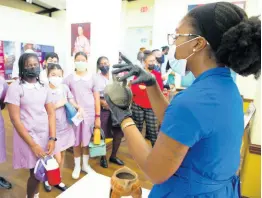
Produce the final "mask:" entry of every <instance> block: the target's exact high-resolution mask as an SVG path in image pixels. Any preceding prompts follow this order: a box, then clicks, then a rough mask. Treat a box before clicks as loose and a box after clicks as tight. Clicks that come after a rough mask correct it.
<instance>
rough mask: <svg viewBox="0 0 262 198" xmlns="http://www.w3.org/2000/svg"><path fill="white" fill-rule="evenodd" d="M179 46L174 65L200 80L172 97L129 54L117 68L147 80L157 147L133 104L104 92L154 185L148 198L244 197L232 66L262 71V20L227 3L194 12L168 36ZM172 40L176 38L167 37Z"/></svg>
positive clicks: (245, 71)
mask: <svg viewBox="0 0 262 198" xmlns="http://www.w3.org/2000/svg"><path fill="white" fill-rule="evenodd" d="M170 37H171V38H172V39H173V40H172V39H171V40H172V41H171V44H172V45H173V46H175V47H176V52H175V54H174V61H173V64H172V65H171V67H172V68H173V69H174V70H176V72H177V71H180V73H187V72H188V71H191V72H192V73H193V74H194V76H195V77H196V80H195V81H194V83H193V84H192V85H191V86H190V87H188V88H187V89H186V90H185V91H182V92H180V93H179V94H177V95H176V96H175V97H174V98H173V100H172V101H171V103H170V104H169V103H168V101H166V99H165V97H164V96H163V95H162V94H161V91H160V89H159V87H158V85H157V83H156V80H155V79H154V78H153V77H152V76H151V75H150V74H149V73H147V72H146V71H144V70H143V69H141V68H140V67H138V66H136V65H133V64H132V63H130V61H128V60H126V62H127V64H126V65H116V66H115V68H119V69H118V70H115V71H114V73H119V72H123V71H129V73H128V74H127V75H126V76H124V77H122V78H120V80H123V79H126V78H127V77H130V76H132V75H135V76H137V77H138V78H137V80H135V81H133V83H144V84H145V85H146V86H147V92H148V96H149V98H150V102H151V104H152V107H153V110H154V112H155V114H156V116H157V117H158V119H159V121H160V122H161V123H162V124H161V131H160V133H159V136H158V139H157V141H156V144H155V146H154V148H151V147H150V146H149V145H148V144H147V143H146V142H145V140H144V138H143V137H142V135H141V134H140V132H139V131H138V130H137V128H136V126H135V124H134V121H133V120H132V118H131V117H132V114H131V112H130V110H129V108H126V109H120V108H119V107H117V106H115V105H114V104H113V103H112V102H111V100H110V98H109V96H106V100H107V101H108V104H109V107H110V109H111V111H112V112H113V114H114V115H115V117H117V119H118V122H119V123H120V124H121V127H122V129H123V132H124V134H125V138H126V140H127V143H128V148H129V152H130V153H131V154H132V156H133V157H134V159H135V160H136V162H137V163H138V165H139V166H140V168H141V169H142V170H143V172H144V173H145V174H146V175H147V176H148V178H149V179H150V180H151V181H152V182H153V183H154V184H155V185H154V187H153V189H152V191H151V194H150V196H149V197H150V198H164V197H165V198H166V197H168V198H183V197H194V198H211V197H212V198H215V197H216V198H239V197H240V187H239V183H240V182H239V178H238V177H237V176H236V172H237V170H238V168H239V162H240V147H241V142H242V136H243V132H244V115H243V103H242V98H241V96H240V93H239V90H238V88H237V86H236V84H235V83H234V81H233V79H232V77H231V74H230V69H232V70H234V71H235V72H236V73H238V74H240V75H243V76H248V75H252V74H254V75H255V77H259V75H260V65H261V54H260V53H261V46H260V42H261V23H260V20H259V19H258V18H250V19H248V17H247V15H246V13H245V12H244V11H243V10H242V9H241V8H239V7H237V6H235V5H233V4H231V3H225V2H219V3H213V4H206V5H203V6H200V7H197V8H195V9H193V10H192V11H190V12H189V13H188V14H187V15H186V16H185V17H184V18H183V20H182V21H181V23H180V24H179V26H178V28H177V29H176V32H175V33H174V34H172V35H170ZM169 41H170V39H169Z"/></svg>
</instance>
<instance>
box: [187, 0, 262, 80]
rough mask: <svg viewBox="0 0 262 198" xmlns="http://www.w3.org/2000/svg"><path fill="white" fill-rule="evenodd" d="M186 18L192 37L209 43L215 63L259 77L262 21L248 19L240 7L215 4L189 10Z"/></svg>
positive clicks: (224, 3) (230, 4) (239, 72)
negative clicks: (196, 35) (195, 36)
mask: <svg viewBox="0 0 262 198" xmlns="http://www.w3.org/2000/svg"><path fill="white" fill-rule="evenodd" d="M187 18H189V21H190V23H191V25H192V27H193V28H194V30H195V32H194V33H195V34H198V35H201V36H203V37H204V38H205V39H206V40H207V41H208V43H209V44H210V47H211V48H212V54H213V55H214V57H215V59H216V62H217V63H219V64H224V65H226V66H227V67H229V68H231V69H232V70H233V71H235V72H236V73H238V74H240V75H242V76H248V75H251V74H254V75H255V77H256V78H258V77H259V76H260V72H261V45H260V44H261V21H260V19H259V18H258V17H251V18H248V17H247V15H246V13H245V11H244V10H243V9H241V8H240V7H238V6H236V5H234V4H232V3H227V2H218V3H212V4H206V5H203V6H200V7H197V8H195V9H193V10H191V11H190V12H189V13H188V14H187Z"/></svg>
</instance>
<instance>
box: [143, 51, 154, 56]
mask: <svg viewBox="0 0 262 198" xmlns="http://www.w3.org/2000/svg"><path fill="white" fill-rule="evenodd" d="M143 53H144V54H145V55H150V54H152V52H151V51H150V50H145V51H143Z"/></svg>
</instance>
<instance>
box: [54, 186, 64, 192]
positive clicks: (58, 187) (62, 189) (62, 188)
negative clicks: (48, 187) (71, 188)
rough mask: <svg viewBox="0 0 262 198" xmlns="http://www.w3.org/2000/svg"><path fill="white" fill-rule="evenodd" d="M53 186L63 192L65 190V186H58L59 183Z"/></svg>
mask: <svg viewBox="0 0 262 198" xmlns="http://www.w3.org/2000/svg"><path fill="white" fill-rule="evenodd" d="M55 187H56V188H57V189H59V190H61V191H63V192H64V191H66V190H67V187H66V186H64V187H61V186H59V185H56V186H55Z"/></svg>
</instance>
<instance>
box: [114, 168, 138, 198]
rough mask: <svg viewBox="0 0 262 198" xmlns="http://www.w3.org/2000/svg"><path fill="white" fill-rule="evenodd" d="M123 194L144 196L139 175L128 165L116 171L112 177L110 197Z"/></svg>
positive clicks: (134, 196)
mask: <svg viewBox="0 0 262 198" xmlns="http://www.w3.org/2000/svg"><path fill="white" fill-rule="evenodd" d="M122 196H132V197H133V198H142V189H141V186H140V183H139V180H138V175H137V174H136V173H135V172H134V171H132V170H131V169H129V168H127V167H123V168H120V169H118V170H117V171H115V173H114V174H113V176H112V178H111V192H110V198H121V197H122Z"/></svg>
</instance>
